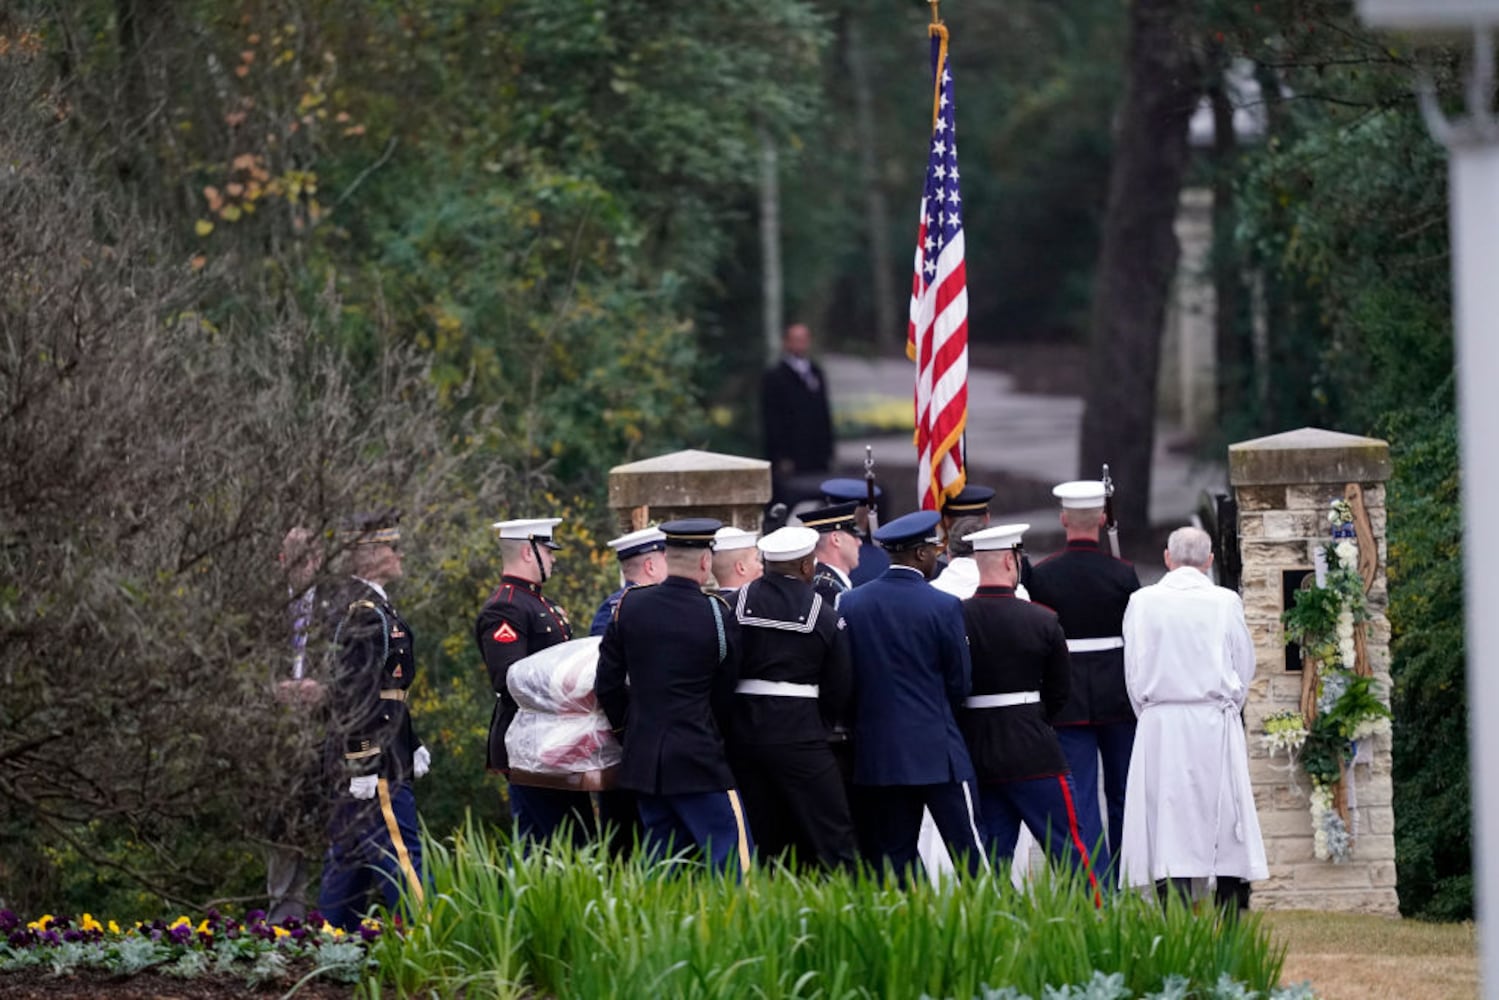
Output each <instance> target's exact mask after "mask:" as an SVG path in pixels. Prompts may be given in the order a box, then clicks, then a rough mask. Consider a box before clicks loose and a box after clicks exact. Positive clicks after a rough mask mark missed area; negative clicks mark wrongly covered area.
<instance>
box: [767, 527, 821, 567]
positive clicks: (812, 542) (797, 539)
mask: <svg viewBox="0 0 1499 1000" xmlns="http://www.w3.org/2000/svg"><path fill="white" fill-rule="evenodd" d="M820 537H821V536H820V535H818V534H817V530H816V529H815V528H803V527H801V526H799V525H797V526H793V527H786V528H777V529H776V530H775V531H772V532H771V533H770V534H768V535H766V536H765V537H764V538H762V539H760V551H761V552H763V553H764V554H765V560H766V561H767V562H790V561H791V560H793V559H800V558H802V557H803V556H810V555H811V554H812V550H813V549H815V548H817V539H818V538H820Z"/></svg>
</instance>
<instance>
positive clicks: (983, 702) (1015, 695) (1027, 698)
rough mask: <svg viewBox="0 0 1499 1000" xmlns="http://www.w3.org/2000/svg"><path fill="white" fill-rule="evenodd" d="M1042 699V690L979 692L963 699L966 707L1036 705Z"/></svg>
mask: <svg viewBox="0 0 1499 1000" xmlns="http://www.w3.org/2000/svg"><path fill="white" fill-rule="evenodd" d="M1040 700H1041V692H1040V691H1006V692H1005V693H1004V694H977V695H974V696H973V697H972V698H965V699H963V707H964V708H1009V707H1010V706H1012V705H1034V704H1037V703H1038V702H1039V701H1040Z"/></svg>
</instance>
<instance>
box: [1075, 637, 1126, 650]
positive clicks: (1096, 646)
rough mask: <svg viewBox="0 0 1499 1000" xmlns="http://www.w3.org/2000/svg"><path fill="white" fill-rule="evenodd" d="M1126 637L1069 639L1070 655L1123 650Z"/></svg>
mask: <svg viewBox="0 0 1499 1000" xmlns="http://www.w3.org/2000/svg"><path fill="white" fill-rule="evenodd" d="M1123 648H1124V636H1122V635H1111V636H1109V637H1107V638H1105V639H1068V640H1067V652H1069V653H1101V652H1103V651H1104V650H1105V649H1123Z"/></svg>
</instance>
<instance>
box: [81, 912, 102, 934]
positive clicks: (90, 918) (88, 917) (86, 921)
mask: <svg viewBox="0 0 1499 1000" xmlns="http://www.w3.org/2000/svg"><path fill="white" fill-rule="evenodd" d="M78 927H79V928H80V929H81V930H85V931H102V930H103V929H104V925H103V924H101V923H99V921H97V920H95V919H94V915H93V914H92V913H85V914H84V915H83V916H82V918H80V919H79V921H78Z"/></svg>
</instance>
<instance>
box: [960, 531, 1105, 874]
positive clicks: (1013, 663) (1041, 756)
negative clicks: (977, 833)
mask: <svg viewBox="0 0 1499 1000" xmlns="http://www.w3.org/2000/svg"><path fill="white" fill-rule="evenodd" d="M1029 527H1030V525H1028V524H1004V525H999V526H998V527H993V528H986V529H984V530H983V531H979V532H977V533H975V534H971V535H967V536H965V537H964V539H963V540H964V541H966V542H967V543H968V544H969V545H970V546H971V547H972V548H973V550H974V556H973V557H974V559H975V560H976V562H977V564H978V570H979V586H978V589H977V591H976V592H975V593H974V596H972V597H970V598H968V599H967V600H965V601H964V602H963V621H964V623H965V624H966V626H967V628H968V653H969V656H970V657H972V659H973V691H972V693H970V694H969V696H968V697H967V699H966V700H964V702H963V709H962V711H960V712H959V713H958V728H959V729H961V730H962V731H963V738H964V739H965V740H967V742H968V753H969V755H970V756H971V757H972V758H973V768H974V771H975V772H976V773H977V775H978V781H979V812H980V815H981V816H982V818H983V834H984V847H985V848H986V849H987V850H988V852H989V857H990V858H991V859H992V860H995V861H999V860H1004V861H1008V860H1010V859H1011V858H1012V857H1014V854H1015V842H1016V840H1017V839H1018V837H1019V835H1020V825H1021V823H1024V824H1025V825H1026V826H1027V827H1029V828H1030V829H1031V830H1032V831H1034V832H1035V833H1036V834H1037V835H1038V836H1039V837H1040V838H1041V842H1042V843H1043V844H1045V845H1046V849H1047V854H1048V855H1049V856H1051V857H1052V858H1064V859H1066V860H1067V862H1068V863H1069V864H1071V865H1072V867H1073V868H1074V869H1075V870H1077V871H1082V872H1086V873H1087V875H1088V878H1089V879H1090V882H1091V885H1092V887H1093V890H1094V892H1095V893H1097V891H1098V888H1099V883H1098V879H1097V877H1096V876H1095V875H1094V872H1093V867H1094V863H1097V862H1099V861H1100V860H1101V863H1100V864H1099V870H1100V871H1102V870H1105V869H1106V868H1107V867H1108V861H1107V859H1106V858H1103V859H1097V858H1095V857H1094V856H1093V852H1094V850H1095V849H1097V848H1098V847H1099V846H1100V843H1101V841H1102V840H1103V828H1102V827H1101V826H1100V824H1099V821H1098V810H1097V809H1094V810H1092V811H1091V812H1080V811H1079V810H1078V808H1077V791H1076V789H1075V788H1074V787H1073V785H1072V778H1071V776H1070V774H1069V772H1068V768H1067V758H1065V757H1064V756H1062V747H1061V745H1060V744H1059V743H1058V742H1057V734H1056V730H1054V729H1052V727H1051V725H1050V722H1049V720H1050V719H1051V717H1052V716H1054V715H1055V714H1056V713H1057V712H1059V711H1060V710H1061V708H1062V706H1063V705H1064V704H1066V702H1067V693H1068V690H1069V688H1070V686H1071V683H1072V679H1071V666H1070V664H1069V662H1068V659H1067V637H1066V636H1065V635H1063V634H1062V626H1061V624H1060V623H1059V622H1058V621H1057V616H1056V612H1054V611H1052V610H1051V609H1049V608H1043V607H1041V606H1040V605H1037V604H1032V603H1030V602H1029V601H1022V600H1019V599H1018V598H1017V597H1016V596H1015V584H1016V583H1017V582H1018V581H1019V579H1020V557H1021V539H1022V536H1023V535H1024V533H1025V531H1026V529H1027V528H1029Z"/></svg>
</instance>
